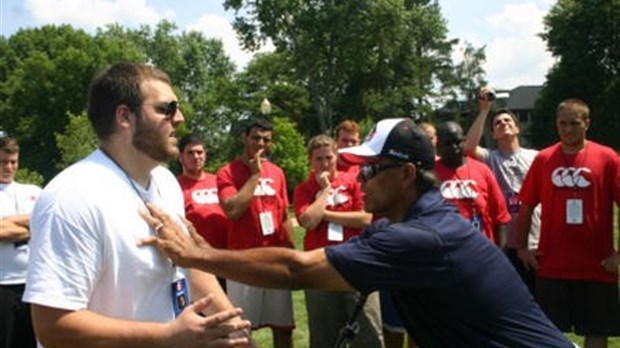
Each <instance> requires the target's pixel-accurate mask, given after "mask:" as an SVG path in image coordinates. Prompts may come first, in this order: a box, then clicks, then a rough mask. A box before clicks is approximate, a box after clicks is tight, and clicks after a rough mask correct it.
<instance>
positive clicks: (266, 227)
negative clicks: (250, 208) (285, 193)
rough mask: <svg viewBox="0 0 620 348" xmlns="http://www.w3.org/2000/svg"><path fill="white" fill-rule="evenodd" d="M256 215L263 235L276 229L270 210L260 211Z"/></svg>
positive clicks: (269, 233)
mask: <svg viewBox="0 0 620 348" xmlns="http://www.w3.org/2000/svg"><path fill="white" fill-rule="evenodd" d="M258 217H259V218H260V229H261V231H263V236H268V235H271V234H273V233H274V232H275V231H276V229H275V227H274V225H273V215H272V214H271V212H270V211H266V212H264V213H260V214H259V216H258Z"/></svg>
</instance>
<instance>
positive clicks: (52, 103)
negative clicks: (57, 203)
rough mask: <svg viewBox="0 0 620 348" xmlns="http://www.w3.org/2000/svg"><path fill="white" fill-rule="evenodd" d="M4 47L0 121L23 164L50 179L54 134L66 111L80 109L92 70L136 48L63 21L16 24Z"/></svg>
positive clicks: (57, 155) (54, 153)
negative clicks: (17, 145) (18, 149)
mask: <svg viewBox="0 0 620 348" xmlns="http://www.w3.org/2000/svg"><path fill="white" fill-rule="evenodd" d="M4 47H5V49H7V50H8V52H7V54H6V55H3V56H2V58H1V60H2V63H0V66H2V75H3V77H5V79H3V80H2V81H1V82H0V91H1V92H0V93H1V97H2V98H0V99H1V100H0V122H1V123H2V127H3V128H5V129H7V130H8V131H10V132H11V134H13V135H14V136H15V137H16V138H17V139H19V142H20V144H21V147H22V153H23V156H22V161H21V162H22V165H23V166H24V167H27V168H29V169H30V170H34V171H37V172H39V173H41V174H42V175H43V176H44V177H45V178H46V179H49V178H51V176H53V175H54V174H55V173H56V171H57V166H56V165H55V164H56V163H58V161H59V159H60V153H59V151H58V149H57V148H56V146H55V139H54V134H56V133H59V132H62V131H63V130H64V128H65V126H66V125H67V123H68V117H67V115H68V113H71V114H79V113H81V112H82V111H83V110H84V108H85V106H86V92H87V89H88V84H89V82H90V79H91V78H92V76H93V75H94V73H95V72H96V71H97V70H99V69H100V68H101V67H102V66H104V65H105V64H106V63H107V62H110V61H113V60H135V58H136V55H135V53H136V51H135V50H132V49H131V47H126V48H125V49H123V50H121V49H118V46H117V48H116V49H113V47H114V44H113V43H112V42H107V41H102V40H95V39H94V38H93V37H91V36H89V35H88V34H86V33H85V32H84V31H82V30H75V29H73V28H71V27H70V26H67V25H63V26H44V27H41V28H35V29H27V30H20V31H18V32H17V33H16V34H14V35H13V36H11V37H10V38H9V39H8V41H7V45H6V46H4ZM108 49H109V51H107V50H108ZM115 54H118V55H115Z"/></svg>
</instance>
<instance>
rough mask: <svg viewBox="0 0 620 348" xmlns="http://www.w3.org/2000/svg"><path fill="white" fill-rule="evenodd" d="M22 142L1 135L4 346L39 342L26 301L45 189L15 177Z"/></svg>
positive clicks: (0, 329)
mask: <svg viewBox="0 0 620 348" xmlns="http://www.w3.org/2000/svg"><path fill="white" fill-rule="evenodd" d="M18 167H19V145H18V144H17V141H16V140H15V139H13V138H11V137H8V136H6V135H5V134H2V135H0V202H1V204H0V346H1V347H7V348H12V347H19V348H29V347H35V346H36V340H35V338H34V331H33V329H32V322H31V320H30V306H29V305H28V304H27V303H24V302H22V295H23V293H24V287H25V284H26V269H27V267H28V252H29V249H28V240H29V238H30V212H31V211H32V207H33V206H34V202H35V200H36V199H37V197H38V196H39V194H40V193H41V188H40V187H38V186H35V185H27V184H20V183H18V182H15V181H14V178H15V173H17V168H18Z"/></svg>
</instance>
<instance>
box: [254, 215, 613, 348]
mask: <svg viewBox="0 0 620 348" xmlns="http://www.w3.org/2000/svg"><path fill="white" fill-rule="evenodd" d="M615 215H616V217H615V218H614V224H615V227H614V233H615V238H614V241H615V243H617V242H618V225H617V222H618V218H617V215H618V209H616V211H615ZM295 232H296V245H297V248H298V249H301V248H302V240H303V233H304V232H303V230H302V229H301V228H296V230H295ZM616 248H618V245H616ZM293 303H294V306H295V324H296V325H297V328H296V329H295V331H294V333H293V340H294V344H295V347H296V348H307V347H308V320H307V317H306V306H305V302H304V292H303V291H301V290H299V291H294V292H293ZM567 336H568V338H569V339H570V340H571V341H573V342H575V343H577V344H578V345H580V346H583V337H580V336H576V335H573V334H567ZM253 337H254V340H255V342H256V345H257V347H260V348H266V347H271V346H272V340H271V330H270V329H261V330H257V331H255V332H254V334H253ZM608 348H620V337H613V338H611V339H610V340H609V345H608Z"/></svg>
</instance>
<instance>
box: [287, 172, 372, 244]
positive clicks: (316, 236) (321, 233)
mask: <svg viewBox="0 0 620 348" xmlns="http://www.w3.org/2000/svg"><path fill="white" fill-rule="evenodd" d="M319 191H321V187H320V186H319V183H318V182H317V181H316V173H315V172H311V173H310V176H309V177H308V179H306V180H305V181H304V182H302V183H300V184H299V185H297V187H295V193H294V195H293V206H294V207H295V214H296V215H297V217H299V216H300V215H301V214H303V212H304V211H305V210H306V209H307V208H308V207H309V206H310V205H311V204H312V203H314V201H315V199H316V195H317V193H319ZM331 191H332V192H331V194H330V195H329V197H328V203H327V210H331V211H343V212H346V211H360V210H362V209H363V208H364V201H363V200H362V191H361V188H360V184H359V182H357V178H355V177H352V176H351V175H349V174H347V173H345V172H338V174H337V176H336V178H334V179H333V180H332V182H331ZM328 225H329V222H327V221H321V223H320V224H319V225H318V226H317V227H316V228H315V229H313V230H309V231H306V235H305V237H304V250H312V249H317V248H322V247H325V246H327V245H334V244H340V243H342V242H344V241H347V240H349V239H350V238H351V237H354V236H357V235H359V234H360V232H361V229H358V228H351V227H346V226H343V235H344V236H343V241H341V242H339V241H330V240H328V238H327V229H328Z"/></svg>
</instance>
